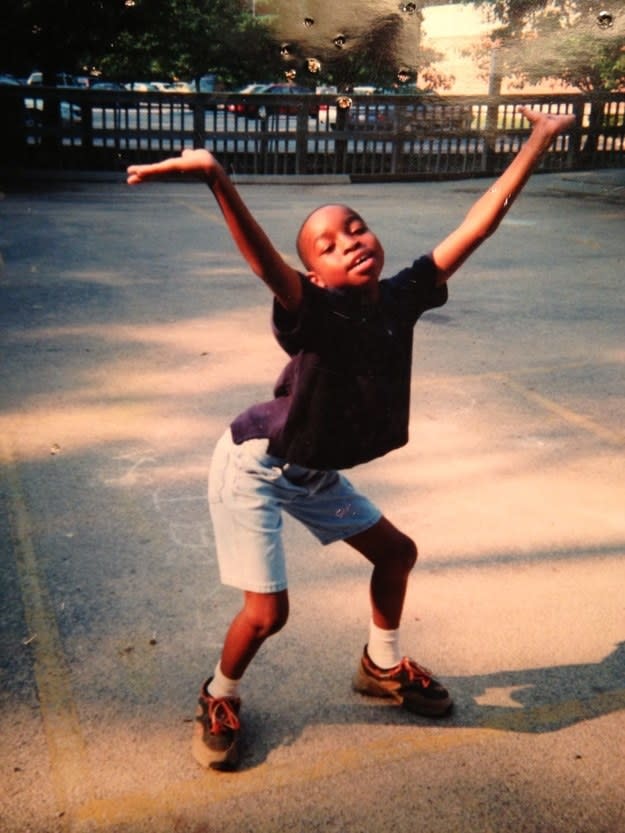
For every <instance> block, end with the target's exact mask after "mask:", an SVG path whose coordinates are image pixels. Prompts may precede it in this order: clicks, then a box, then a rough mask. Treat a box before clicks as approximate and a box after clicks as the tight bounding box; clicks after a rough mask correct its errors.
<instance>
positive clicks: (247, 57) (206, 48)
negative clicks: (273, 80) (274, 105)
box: [99, 0, 280, 83]
mask: <svg viewBox="0 0 625 833" xmlns="http://www.w3.org/2000/svg"><path fill="white" fill-rule="evenodd" d="M132 12H133V14H132V15H128V16H127V18H126V25H125V27H124V28H123V29H121V30H120V31H119V32H118V34H117V36H116V38H115V41H114V43H113V45H112V48H111V49H109V50H108V51H107V52H106V53H105V54H104V55H102V57H101V59H100V62H99V63H100V67H101V69H102V70H103V71H104V72H106V73H107V74H109V75H112V76H116V77H126V78H138V77H155V76H163V77H176V78H199V77H200V76H202V75H204V74H205V73H207V72H209V71H210V72H216V73H217V74H218V75H220V76H221V77H222V78H223V79H224V80H225V81H226V82H231V83H233V82H237V81H244V80H248V79H249V78H250V77H254V76H255V75H256V73H261V74H265V73H270V74H271V75H272V76H273V75H275V73H276V72H277V71H278V69H279V66H280V63H279V49H278V47H277V44H276V43H275V41H274V39H273V37H272V35H271V31H270V29H269V27H268V26H267V25H266V24H265V22H264V21H263V19H261V18H258V17H255V16H253V15H252V14H251V12H250V10H249V3H247V2H245V0H134V3H133V8H132Z"/></svg>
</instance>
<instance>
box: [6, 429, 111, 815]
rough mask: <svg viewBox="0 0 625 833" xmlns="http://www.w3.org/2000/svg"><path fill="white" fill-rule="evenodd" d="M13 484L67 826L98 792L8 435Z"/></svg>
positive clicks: (27, 612)
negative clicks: (75, 809) (92, 779)
mask: <svg viewBox="0 0 625 833" xmlns="http://www.w3.org/2000/svg"><path fill="white" fill-rule="evenodd" d="M0 452H1V457H2V464H3V466H4V471H5V476H6V480H7V486H8V510H9V525H10V530H11V537H12V544H13V552H14V556H15V564H16V567H17V574H18V581H19V586H20V591H21V595H22V601H23V605H24V618H25V620H26V627H27V629H28V645H29V648H30V650H32V652H33V658H34V674H35V682H36V685H37V691H38V695H39V704H40V708H41V719H42V723H43V729H44V733H45V737H46V742H47V746H48V754H49V759H50V775H51V780H52V785H53V789H54V793H55V796H56V802H57V808H58V811H59V818H60V821H61V822H62V823H63V825H64V826H65V827H66V829H69V825H70V822H71V816H70V814H71V811H72V810H73V809H74V808H75V807H77V806H78V805H80V804H83V803H84V802H85V801H89V800H91V799H92V797H93V795H94V794H95V793H94V789H93V784H92V781H91V777H90V773H89V767H88V763H87V752H86V747H85V743H84V739H83V736H82V733H81V730H80V725H79V720H78V713H77V709H76V704H75V701H74V698H73V693H72V688H71V684H70V671H69V668H68V666H67V662H66V659H65V655H64V653H63V646H62V643H61V637H60V634H59V630H58V627H57V621H56V617H55V615H54V610H53V607H52V604H51V602H50V598H49V596H48V592H47V589H46V586H45V582H44V579H43V577H42V576H41V574H40V571H39V567H38V564H37V556H36V553H35V548H34V546H33V536H32V525H31V521H30V517H29V512H28V508H27V505H26V499H25V497H24V491H23V489H22V483H21V480H20V475H19V470H18V464H17V461H16V459H15V455H14V453H13V449H12V447H11V446H10V444H9V442H8V440H7V438H6V437H2V444H1V446H0Z"/></svg>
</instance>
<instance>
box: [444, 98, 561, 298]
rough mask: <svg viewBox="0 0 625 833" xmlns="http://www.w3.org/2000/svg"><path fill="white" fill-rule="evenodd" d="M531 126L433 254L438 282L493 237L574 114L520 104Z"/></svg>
mask: <svg viewBox="0 0 625 833" xmlns="http://www.w3.org/2000/svg"><path fill="white" fill-rule="evenodd" d="M519 111H520V112H521V113H522V114H523V115H524V116H525V118H526V119H528V120H529V121H530V123H531V125H532V132H531V134H530V136H529V138H528V140H527V142H526V143H525V144H524V145H523V147H522V148H521V150H520V151H519V152H518V153H517V155H516V156H515V157H514V159H513V160H512V162H511V163H510V165H509V166H508V167H507V168H506V170H505V171H504V172H503V173H502V174H501V176H500V177H499V179H498V180H497V181H496V182H495V184H494V185H493V186H492V187H491V188H489V189H488V191H486V193H485V194H483V196H481V197H480V198H479V199H478V201H477V202H476V203H474V205H473V206H472V208H471V209H470V210H469V212H468V213H467V215H466V217H465V218H464V220H463V221H462V223H461V224H460V225H459V226H458V228H457V229H456V230H455V231H453V232H452V233H451V234H450V235H449V236H448V237H446V238H445V239H444V240H443V241H442V243H439V245H438V246H436V248H435V249H433V251H432V253H431V257H432V259H433V261H434V263H435V264H436V266H437V267H438V281H439V283H444V282H445V281H446V280H448V279H449V278H450V277H451V275H453V273H454V272H455V271H456V270H457V269H458V268H459V267H460V266H461V265H462V264H463V263H464V261H465V260H466V259H467V258H468V257H469V255H470V254H471V253H472V252H474V251H475V249H477V247H478V246H479V245H480V243H482V242H483V241H484V240H486V238H487V237H490V235H491V234H493V232H494V231H495V230H496V229H497V227H498V226H499V223H500V222H501V220H502V219H503V217H504V216H505V215H506V213H507V212H508V210H509V208H510V206H511V205H512V203H513V202H514V200H515V199H516V197H517V196H518V194H519V192H520V191H521V189H522V188H523V186H524V185H525V183H526V182H527V180H528V179H529V177H530V174H531V173H532V171H533V170H534V168H535V167H536V165H537V164H538V162H539V160H540V158H541V156H542V155H543V154H544V153H545V151H546V150H547V148H548V147H549V145H550V144H551V143H552V142H553V140H554V139H555V137H556V136H558V134H560V133H563V132H564V131H566V130H568V129H570V128H571V127H572V126H573V124H574V122H575V117H574V116H572V115H570V116H569V115H562V116H561V115H551V114H549V113H541V112H539V111H537V110H531V109H529V108H528V107H520V108H519Z"/></svg>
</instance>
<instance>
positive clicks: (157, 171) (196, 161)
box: [126, 148, 219, 185]
mask: <svg viewBox="0 0 625 833" xmlns="http://www.w3.org/2000/svg"><path fill="white" fill-rule="evenodd" d="M218 167H219V163H218V162H217V160H216V159H215V157H214V156H213V155H212V153H209V152H208V151H207V150H203V149H201V148H200V149H195V150H183V151H182V154H181V155H180V156H173V157H171V158H170V159H163V160H162V161H161V162H154V163H153V164H150V165H130V167H129V168H128V169H127V172H126V173H127V179H126V181H127V183H128V185H138V184H139V183H140V182H145V181H146V180H148V179H155V178H156V177H159V176H165V175H167V174H196V175H199V176H201V177H204V178H205V179H206V180H207V181H208V182H209V183H210V181H211V180H212V178H213V177H214V175H215V171H216V170H217V168H218Z"/></svg>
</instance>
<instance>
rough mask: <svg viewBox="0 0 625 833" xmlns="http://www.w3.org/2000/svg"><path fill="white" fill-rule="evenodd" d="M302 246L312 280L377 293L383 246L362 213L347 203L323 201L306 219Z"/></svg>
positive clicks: (332, 285)
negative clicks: (338, 203)
mask: <svg viewBox="0 0 625 833" xmlns="http://www.w3.org/2000/svg"><path fill="white" fill-rule="evenodd" d="M299 250H300V254H301V257H302V260H303V261H304V264H305V266H306V267H307V269H308V277H309V278H310V280H311V281H313V283H316V284H318V285H319V286H323V287H325V288H327V289H342V288H345V287H354V288H358V287H359V288H362V289H363V290H365V291H366V292H367V293H368V294H370V295H371V296H372V297H374V298H375V297H377V292H378V279H379V277H380V274H381V272H382V267H383V266H384V249H383V248H382V245H381V243H380V241H379V240H378V238H377V237H376V236H375V234H374V233H373V232H372V231H370V230H369V228H368V227H367V225H366V224H365V222H364V220H363V219H362V217H360V216H359V215H358V214H357V213H356V212H355V211H353V210H352V209H351V208H348V206H346V205H324V206H322V207H321V208H318V209H317V210H316V211H314V212H313V213H312V214H311V215H310V217H308V219H307V220H306V222H305V223H304V225H303V227H302V230H301V231H300V235H299Z"/></svg>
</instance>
